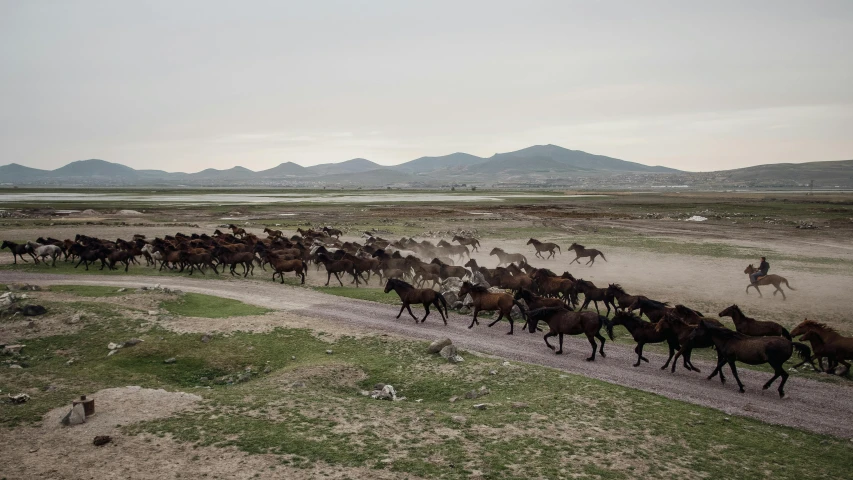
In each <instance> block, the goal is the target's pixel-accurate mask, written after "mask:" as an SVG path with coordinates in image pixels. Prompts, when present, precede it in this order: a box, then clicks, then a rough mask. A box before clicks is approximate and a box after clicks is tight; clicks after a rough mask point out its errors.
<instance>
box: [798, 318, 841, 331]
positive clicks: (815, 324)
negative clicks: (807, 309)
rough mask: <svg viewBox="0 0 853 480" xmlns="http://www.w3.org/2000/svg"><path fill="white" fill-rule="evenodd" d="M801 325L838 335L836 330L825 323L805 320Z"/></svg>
mask: <svg viewBox="0 0 853 480" xmlns="http://www.w3.org/2000/svg"><path fill="white" fill-rule="evenodd" d="M800 325H802V326H804V327H811V328H815V329H821V330H825V331H827V332H830V333H838V332H837V331H836V330H835V329H834V328H832V327H830V326H829V325H827V324H825V323H820V322H816V321H814V320H803V323H801V324H800Z"/></svg>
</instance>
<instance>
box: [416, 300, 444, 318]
mask: <svg viewBox="0 0 853 480" xmlns="http://www.w3.org/2000/svg"><path fill="white" fill-rule="evenodd" d="M424 310H426V315H424V318H422V319H421V323H424V322H426V317H428V316H429V302H426V303H424ZM438 311H439V312H440V311H441V309H440V308H439V309H438ZM415 323H418V319H417V318H416V319H415Z"/></svg>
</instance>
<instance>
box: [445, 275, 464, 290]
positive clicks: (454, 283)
mask: <svg viewBox="0 0 853 480" xmlns="http://www.w3.org/2000/svg"><path fill="white" fill-rule="evenodd" d="M460 288H462V279H461V278H456V277H448V278H446V279H444V281H442V282H441V291H442V293H443V292H445V291H450V290H456V291H459V289H460Z"/></svg>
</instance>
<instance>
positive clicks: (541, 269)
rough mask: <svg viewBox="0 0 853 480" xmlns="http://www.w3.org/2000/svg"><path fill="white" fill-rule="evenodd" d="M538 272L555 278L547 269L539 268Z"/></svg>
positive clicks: (554, 274)
mask: <svg viewBox="0 0 853 480" xmlns="http://www.w3.org/2000/svg"><path fill="white" fill-rule="evenodd" d="M538 271H539V272H543V273H544V274H545V275H547V276H549V277H556V276H557V274H556V273H554V272H552V271H551V270H549V269H547V268H540V269H539V270H538Z"/></svg>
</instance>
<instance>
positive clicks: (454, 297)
mask: <svg viewBox="0 0 853 480" xmlns="http://www.w3.org/2000/svg"><path fill="white" fill-rule="evenodd" d="M441 295H442V296H444V299H445V300H446V301H447V304H448V305H453V304H455V303H456V302H458V301H459V292H458V291H456V292H454V291H453V290H450V291H447V292H442V293H441Z"/></svg>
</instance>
